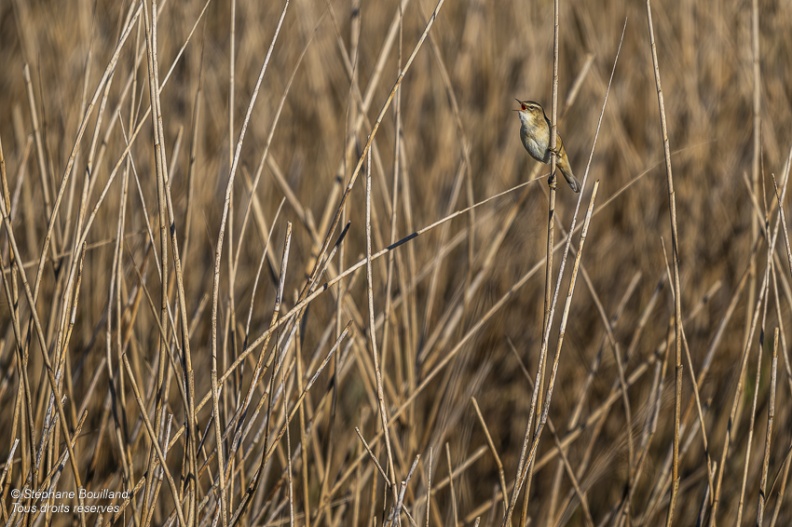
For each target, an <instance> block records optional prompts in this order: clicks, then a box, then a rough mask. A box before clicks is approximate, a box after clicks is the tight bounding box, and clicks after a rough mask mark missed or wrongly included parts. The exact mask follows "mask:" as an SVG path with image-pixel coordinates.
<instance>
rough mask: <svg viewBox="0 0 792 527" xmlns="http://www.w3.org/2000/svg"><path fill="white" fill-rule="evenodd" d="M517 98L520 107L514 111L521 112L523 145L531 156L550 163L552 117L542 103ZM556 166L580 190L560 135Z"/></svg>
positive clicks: (572, 187)
mask: <svg viewBox="0 0 792 527" xmlns="http://www.w3.org/2000/svg"><path fill="white" fill-rule="evenodd" d="M515 100H516V101H517V102H518V103H520V109H519V110H514V111H515V112H519V114H518V115H519V116H520V139H522V144H523V146H524V147H525V149H526V150H528V153H529V154H531V157H533V158H534V159H536V160H537V161H541V162H542V163H544V164H546V165H547V164H550V130H551V125H550V119H548V118H547V114H545V111H544V109H543V108H542V105H541V104H539V103H537V102H533V101H521V100H519V99H515ZM556 134H557V133H556ZM556 167H558V170H560V171H561V173H562V174H563V175H564V179H566V181H567V183H569V186H570V188H571V189H572V190H573V191H574V192H580V183H579V182H578V180H577V178H576V177H575V175H574V174H573V173H572V167H570V166H569V158H568V157H567V153H566V150H565V149H564V143H563V141H561V136H560V135H556Z"/></svg>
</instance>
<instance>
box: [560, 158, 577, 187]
mask: <svg viewBox="0 0 792 527" xmlns="http://www.w3.org/2000/svg"><path fill="white" fill-rule="evenodd" d="M557 168H558V170H560V171H561V173H562V174H563V175H564V179H566V182H567V183H568V184H569V188H571V189H572V191H573V192H580V182H579V181H578V180H577V178H576V177H575V175H574V174H573V173H572V169H571V168H570V167H569V165H567V164H563V163H562V164H559V165H557Z"/></svg>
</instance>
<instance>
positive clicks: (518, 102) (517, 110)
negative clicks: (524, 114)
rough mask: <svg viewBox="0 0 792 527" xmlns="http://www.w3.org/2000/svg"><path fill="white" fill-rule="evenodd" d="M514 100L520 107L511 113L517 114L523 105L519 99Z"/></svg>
mask: <svg viewBox="0 0 792 527" xmlns="http://www.w3.org/2000/svg"><path fill="white" fill-rule="evenodd" d="M514 100H515V101H517V104H519V105H520V107H519V108H517V109H515V110H512V111H513V112H519V111H520V110H522V104H523V103H522V101H521V100H520V99H517V98H515V99H514Z"/></svg>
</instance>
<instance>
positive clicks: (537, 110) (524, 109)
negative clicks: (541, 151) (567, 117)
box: [514, 99, 547, 126]
mask: <svg viewBox="0 0 792 527" xmlns="http://www.w3.org/2000/svg"><path fill="white" fill-rule="evenodd" d="M515 100H516V101H517V102H518V103H519V104H520V107H519V108H517V109H515V110H514V111H515V112H518V114H517V115H519V117H520V121H521V122H522V123H523V124H526V125H532V126H536V125H538V124H541V123H543V122H545V119H547V118H546V117H545V112H544V109H543V108H542V105H541V104H539V103H538V102H534V101H521V100H519V99H515Z"/></svg>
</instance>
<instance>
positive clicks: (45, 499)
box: [11, 487, 131, 514]
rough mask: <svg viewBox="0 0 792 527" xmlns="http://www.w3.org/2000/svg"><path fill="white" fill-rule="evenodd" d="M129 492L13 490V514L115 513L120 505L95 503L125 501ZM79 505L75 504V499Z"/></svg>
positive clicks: (106, 490) (119, 508) (26, 488)
mask: <svg viewBox="0 0 792 527" xmlns="http://www.w3.org/2000/svg"><path fill="white" fill-rule="evenodd" d="M130 496H131V494H130V493H129V491H126V490H125V491H117V490H110V489H101V490H88V489H84V488H80V489H78V490H76V491H75V490H33V489H30V488H28V487H24V488H22V489H13V490H12V491H11V497H12V498H13V499H14V500H19V501H15V502H14V504H13V505H14V508H13V512H15V513H17V514H20V513H39V512H43V513H47V512H51V513H58V512H64V513H68V512H72V513H77V514H79V513H88V514H91V513H100V514H102V513H105V512H110V513H115V512H118V511H119V510H121V506H120V505H119V504H118V503H107V504H104V503H95V502H96V501H104V500H121V501H125V500H128V499H129V498H130ZM75 498H76V499H77V500H78V502H79V503H76V504H75V503H74V499H75Z"/></svg>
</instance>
